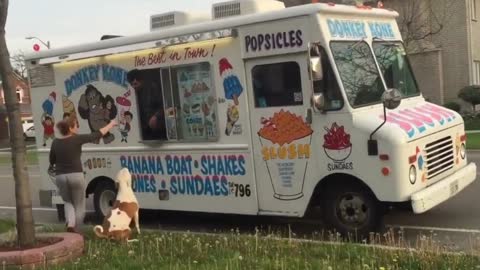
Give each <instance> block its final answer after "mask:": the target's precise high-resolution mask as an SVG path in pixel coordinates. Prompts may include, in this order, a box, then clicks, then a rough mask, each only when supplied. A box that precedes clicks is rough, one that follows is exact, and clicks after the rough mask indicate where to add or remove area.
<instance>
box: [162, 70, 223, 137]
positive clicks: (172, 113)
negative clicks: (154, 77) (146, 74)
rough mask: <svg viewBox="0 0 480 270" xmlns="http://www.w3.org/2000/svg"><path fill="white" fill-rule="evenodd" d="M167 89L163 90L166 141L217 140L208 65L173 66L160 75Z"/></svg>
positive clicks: (212, 87)
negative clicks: (167, 138) (167, 137)
mask: <svg viewBox="0 0 480 270" xmlns="http://www.w3.org/2000/svg"><path fill="white" fill-rule="evenodd" d="M162 78H164V79H163V81H164V82H166V84H170V85H171V87H165V88H166V89H171V90H169V91H165V94H164V97H165V104H167V108H166V115H167V117H166V120H167V123H166V126H167V134H168V136H169V139H176V140H185V141H212V140H215V139H217V137H218V132H217V118H216V115H217V105H216V104H217V103H216V95H215V89H214V84H213V80H212V73H211V68H210V64H209V63H207V62H206V63H197V64H192V65H185V66H178V67H173V68H171V69H170V70H169V71H167V70H164V71H163V72H162Z"/></svg>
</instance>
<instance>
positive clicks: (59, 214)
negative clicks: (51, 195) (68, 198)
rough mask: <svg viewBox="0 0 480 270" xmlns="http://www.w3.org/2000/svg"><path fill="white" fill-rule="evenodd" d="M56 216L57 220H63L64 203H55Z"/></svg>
mask: <svg viewBox="0 0 480 270" xmlns="http://www.w3.org/2000/svg"><path fill="white" fill-rule="evenodd" d="M56 206H57V218H58V221H59V222H65V205H64V204H57V205H56Z"/></svg>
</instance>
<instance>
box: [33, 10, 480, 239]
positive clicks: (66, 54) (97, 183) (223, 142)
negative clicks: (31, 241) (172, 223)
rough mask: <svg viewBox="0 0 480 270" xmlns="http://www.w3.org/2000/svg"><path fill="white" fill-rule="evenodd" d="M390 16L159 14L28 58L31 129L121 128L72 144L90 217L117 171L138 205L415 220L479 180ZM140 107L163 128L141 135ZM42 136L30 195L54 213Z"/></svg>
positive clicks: (367, 223)
mask: <svg viewBox="0 0 480 270" xmlns="http://www.w3.org/2000/svg"><path fill="white" fill-rule="evenodd" d="M397 16H398V14H397V13H396V12H394V11H391V10H387V9H377V8H369V7H358V6H345V5H335V4H309V5H304V6H298V7H291V8H285V6H284V4H283V3H282V2H278V1H274V0H237V1H230V2H225V3H217V4H214V5H213V7H212V14H211V15H210V16H191V15H189V14H187V13H184V12H169V13H166V14H160V15H154V16H152V17H151V31H150V32H148V33H145V34H141V35H136V36H131V37H116V38H112V39H108V40H102V41H99V42H95V43H90V44H85V45H78V46H72V47H68V48H60V49H55V50H48V51H44V52H38V53H33V54H31V55H29V56H27V58H26V59H27V60H26V61H27V66H28V68H29V76H30V83H31V87H32V91H31V92H32V97H33V98H32V100H33V101H34V102H32V108H33V112H34V119H35V126H38V127H41V126H42V125H43V126H44V127H45V130H44V131H45V132H47V133H48V130H51V129H50V127H51V125H53V124H55V123H56V122H58V121H60V120H61V119H62V118H63V117H64V116H68V115H76V116H77V118H78V119H79V124H80V132H81V133H89V132H92V131H95V130H98V129H99V127H101V126H103V125H105V124H106V123H107V122H108V121H110V120H111V119H117V121H118V122H119V123H120V125H119V127H118V129H116V130H114V131H113V132H111V133H110V134H108V135H106V136H105V137H104V138H102V139H101V140H100V141H99V142H96V143H95V144H88V145H85V146H84V148H83V156H82V161H83V164H84V170H85V177H86V179H87V181H88V187H87V190H86V195H87V196H90V195H93V199H94V206H95V211H96V212H97V213H98V214H100V215H103V214H105V213H106V212H107V211H108V210H109V208H110V206H111V204H112V201H113V200H114V197H115V186H114V184H113V183H114V182H113V177H114V175H115V173H116V172H117V171H118V170H120V168H122V167H126V168H128V169H129V170H130V172H131V173H132V175H133V189H134V191H135V193H136V195H137V197H138V200H139V203H140V206H141V208H143V209H164V210H176V211H196V212H210V213H230V214H241V215H270V216H286V217H298V218H301V217H304V216H305V215H306V214H307V213H308V211H309V210H310V209H313V208H318V207H319V208H320V209H322V211H321V212H322V216H323V218H324V220H325V221H326V222H327V224H329V225H330V226H331V227H333V228H335V229H336V230H337V231H339V232H341V233H352V232H356V233H366V232H369V231H373V230H375V229H377V228H378V225H379V223H380V221H381V220H382V216H383V214H384V211H383V209H384V206H385V205H388V204H391V203H409V204H411V206H412V208H413V212H414V213H416V214H420V213H423V212H425V211H428V210H430V209H432V208H433V207H435V206H436V205H438V204H440V203H442V202H444V201H446V200H448V199H449V198H451V197H453V196H454V195H456V194H458V193H459V192H460V191H462V190H463V189H464V188H466V187H467V186H468V185H469V184H471V183H472V182H473V181H474V180H475V178H476V165H475V164H474V163H468V162H467V157H466V149H465V144H466V135H465V131H464V123H463V120H462V118H461V116H460V115H458V114H457V113H456V112H454V111H451V110H448V109H446V108H443V107H440V106H438V105H435V104H432V103H429V102H426V101H425V99H424V98H423V97H422V95H421V93H420V90H419V89H418V85H417V83H416V80H415V77H414V74H413V72H412V69H411V66H410V63H409V61H408V58H407V56H406V53H405V48H404V46H403V44H402V38H401V35H400V32H399V29H398V26H397V23H396V20H395V19H396V17H397ZM142 91H143V92H142ZM147 92H148V93H149V94H148V96H147V98H145V93H147ZM142 93H144V96H143V98H139V95H142ZM152 104H156V105H152ZM153 107H155V108H153ZM148 112H155V113H158V112H163V113H160V114H156V115H157V116H158V117H157V119H156V120H158V121H157V122H156V123H157V124H159V125H160V126H163V127H164V128H165V129H163V130H161V132H160V131H158V130H154V129H152V128H151V126H150V129H149V128H147V127H146V126H145V125H150V120H151V119H150V120H149V119H144V118H145V117H147V116H146V115H147V114H148ZM142 122H143V123H148V124H142ZM49 125H50V126H49ZM56 132H57V131H56ZM43 133H44V132H43V131H42V130H40V131H38V132H37V135H36V136H37V147H38V152H39V162H40V168H45V170H42V172H41V173H42V179H43V181H42V186H41V191H40V193H41V196H40V197H41V201H42V203H44V204H45V205H52V204H53V205H57V206H61V204H62V200H61V198H60V197H58V193H57V191H56V190H57V189H56V186H55V184H54V182H53V181H52V180H51V178H50V177H49V175H48V173H47V169H46V168H48V166H49V162H48V153H49V146H50V144H51V137H48V136H47V137H46V146H43V142H44V140H43V138H44V134H43ZM47 135H48V134H47ZM56 135H59V134H58V133H56ZM58 209H61V207H59V208H58Z"/></svg>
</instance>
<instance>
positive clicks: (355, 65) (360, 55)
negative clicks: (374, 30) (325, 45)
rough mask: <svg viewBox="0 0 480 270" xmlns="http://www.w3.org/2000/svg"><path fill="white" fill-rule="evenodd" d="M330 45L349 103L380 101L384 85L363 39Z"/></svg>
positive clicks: (358, 104) (357, 104)
mask: <svg viewBox="0 0 480 270" xmlns="http://www.w3.org/2000/svg"><path fill="white" fill-rule="evenodd" d="M330 47H331V49H332V53H333V58H334V59H335V63H336V65H337V68H338V72H339V73H340V78H341V80H342V82H343V87H344V89H345V92H346V94H347V98H348V101H349V102H350V105H352V107H354V108H358V107H362V106H366V105H370V104H375V103H379V102H381V97H382V94H383V92H384V91H385V87H384V85H383V82H382V79H381V76H380V73H379V71H378V68H377V65H376V63H375V59H374V56H373V54H372V50H371V49H370V46H369V45H368V44H367V43H366V42H364V41H347V42H344V41H334V42H331V43H330Z"/></svg>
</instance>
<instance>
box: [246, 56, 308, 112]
mask: <svg viewBox="0 0 480 270" xmlns="http://www.w3.org/2000/svg"><path fill="white" fill-rule="evenodd" d="M252 80H253V91H254V94H255V107H257V108H262V107H278V106H298V105H303V94H302V80H301V75H300V66H299V65H298V63H296V62H283V63H275V64H266V65H258V66H255V67H254V68H253V69H252Z"/></svg>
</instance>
